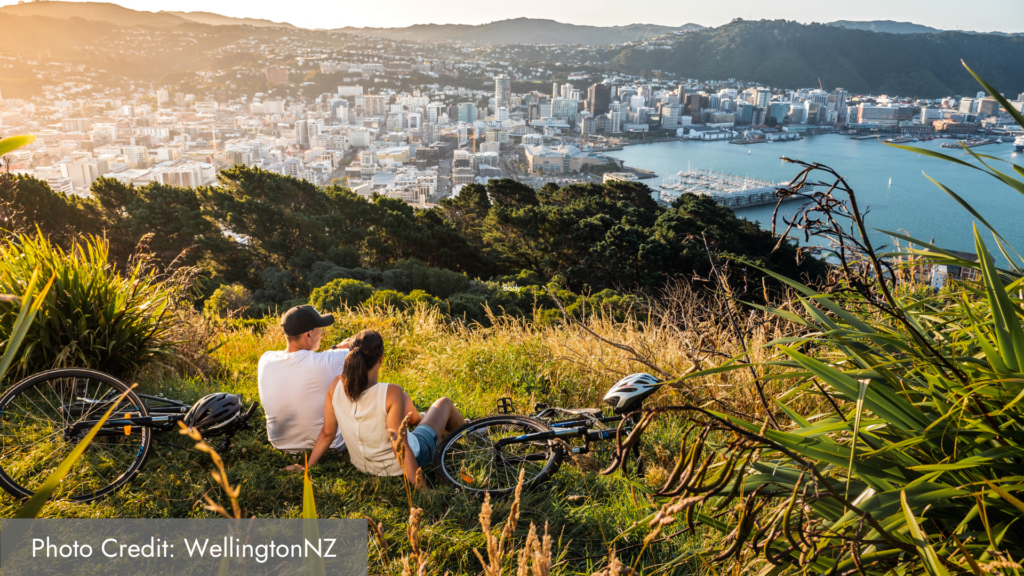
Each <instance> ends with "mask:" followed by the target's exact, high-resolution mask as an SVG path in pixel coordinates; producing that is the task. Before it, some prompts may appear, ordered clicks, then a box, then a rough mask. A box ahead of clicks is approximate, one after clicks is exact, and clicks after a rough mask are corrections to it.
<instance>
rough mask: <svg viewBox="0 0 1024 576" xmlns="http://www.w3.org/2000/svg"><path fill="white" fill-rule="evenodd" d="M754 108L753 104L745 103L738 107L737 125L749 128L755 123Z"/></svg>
mask: <svg viewBox="0 0 1024 576" xmlns="http://www.w3.org/2000/svg"><path fill="white" fill-rule="evenodd" d="M754 108H755V106H754V105H753V104H748V103H746V102H744V103H743V104H740V105H738V106H736V123H737V124H739V125H741V126H747V125H750V124H753V123H754Z"/></svg>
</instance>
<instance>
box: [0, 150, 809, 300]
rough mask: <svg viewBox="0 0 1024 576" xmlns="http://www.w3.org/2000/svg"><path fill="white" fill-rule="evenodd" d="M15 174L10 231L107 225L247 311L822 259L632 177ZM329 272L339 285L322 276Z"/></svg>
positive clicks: (572, 294) (629, 288)
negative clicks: (77, 177) (78, 191)
mask: <svg viewBox="0 0 1024 576" xmlns="http://www.w3.org/2000/svg"><path fill="white" fill-rule="evenodd" d="M15 183H16V186H14V187H13V189H12V188H10V187H7V186H0V205H4V204H8V205H9V208H8V209H9V210H10V211H11V212H12V213H13V214H14V215H15V216H14V219H15V221H16V222H20V223H21V227H22V228H23V229H28V228H30V227H32V226H36V225H38V226H39V227H40V228H41V230H42V231H43V232H44V233H46V234H48V235H50V236H51V237H52V238H54V239H55V240H56V241H58V242H59V243H63V244H68V243H70V242H71V241H73V239H74V238H76V237H79V236H81V235H82V234H105V235H106V237H107V238H108V239H109V242H110V248H111V256H112V259H113V260H114V261H115V262H122V263H123V262H127V261H128V260H129V259H130V258H131V257H132V255H133V254H135V253H136V251H137V250H138V249H139V247H140V246H141V248H142V249H143V250H144V251H146V252H149V253H152V254H153V255H154V257H155V258H156V262H158V263H160V264H161V265H162V266H182V265H187V266H195V267H196V268H197V270H198V273H199V274H201V276H202V278H203V282H202V286H203V288H202V290H203V293H204V294H205V295H206V296H210V295H212V294H214V293H215V292H217V290H218V289H219V288H221V287H231V289H230V291H229V292H230V294H231V295H232V296H231V298H235V296H237V295H238V294H243V293H244V294H245V295H246V296H245V297H244V298H243V300H244V301H245V302H244V304H245V305H246V306H249V307H250V309H251V310H252V311H253V312H254V313H255V312H258V311H261V310H263V311H271V310H274V309H277V308H279V307H285V306H288V305H293V304H294V303H296V302H298V301H308V299H309V298H310V296H311V294H314V292H315V291H316V290H317V289H321V288H322V290H321V291H320V292H319V293H318V294H319V296H318V298H320V299H321V300H324V301H330V302H331V303H333V304H335V305H337V303H338V302H339V299H340V300H341V301H344V302H347V303H351V300H352V298H354V296H352V294H358V295H359V298H358V299H357V300H356V301H355V303H360V302H362V301H364V300H365V299H366V298H368V297H370V296H371V294H374V293H376V292H377V291H384V292H387V293H386V294H381V295H378V296H376V297H377V298H381V299H384V300H385V301H386V302H389V303H399V302H410V301H409V300H407V299H408V298H412V299H413V300H417V299H423V298H428V297H429V299H433V300H431V301H438V302H440V301H441V300H446V301H448V302H449V303H450V306H449V308H450V309H451V311H452V312H453V313H458V314H459V315H462V316H464V317H466V318H467V319H474V320H483V319H485V316H484V306H485V305H490V306H492V307H498V306H500V307H501V308H502V309H506V310H507V311H511V312H513V313H523V314H528V313H530V311H531V310H532V309H533V307H534V305H535V304H537V302H538V301H541V300H542V301H544V302H546V306H548V307H550V308H551V309H554V308H555V307H556V306H555V303H554V302H553V301H551V300H550V298H549V297H548V295H547V293H546V291H545V290H544V288H543V286H544V285H545V284H547V285H548V286H549V287H550V288H552V289H554V290H557V291H561V292H560V293H559V294H560V297H562V298H563V300H565V301H566V303H567V304H573V303H576V304H580V305H582V304H583V301H580V300H579V299H578V298H577V295H579V297H580V298H582V297H583V296H586V295H595V297H597V300H596V301H588V302H589V303H590V304H596V303H601V304H603V303H608V302H614V303H616V304H621V303H622V301H621V298H622V296H624V295H627V294H634V293H635V294H639V295H641V297H643V295H644V294H646V295H654V294H657V293H658V292H659V291H660V290H661V289H662V288H663V287H665V286H666V285H668V284H669V283H671V282H672V281H674V280H679V279H685V280H692V279H694V278H695V277H696V278H701V277H707V276H708V274H709V272H710V269H711V265H712V264H711V263H712V261H715V262H722V261H725V260H726V259H733V258H742V259H744V260H745V261H748V262H751V263H754V264H756V265H758V266H761V267H765V268H769V269H772V270H776V271H778V272H781V273H783V274H785V275H787V276H790V277H802V276H817V275H818V274H820V273H821V272H822V267H821V266H822V265H821V264H820V263H819V262H818V261H816V260H813V259H810V260H807V259H805V260H804V261H803V263H802V264H797V258H796V251H795V250H796V249H795V248H794V247H793V246H791V245H788V244H784V245H783V246H781V247H780V249H778V250H776V251H773V248H774V246H775V239H774V238H773V236H772V234H771V233H770V232H768V231H765V230H762V229H760V228H758V227H757V225H756V224H754V223H752V222H749V221H747V220H745V219H741V218H737V217H736V216H735V214H733V212H732V211H731V210H729V209H728V208H724V207H722V206H719V205H718V204H716V203H714V202H712V201H711V200H709V199H707V198H701V197H697V196H692V195H687V196H683V197H682V198H680V199H679V200H678V201H676V202H675V203H674V204H673V205H672V206H671V207H669V208H665V207H662V206H659V205H658V204H656V203H655V202H654V201H653V200H652V199H651V195H650V189H649V188H648V187H647V186H646V185H644V184H639V183H628V182H612V183H608V184H606V185H596V184H582V185H581V184H573V185H569V186H565V187H562V188H559V187H557V186H556V185H554V184H548V185H546V186H544V187H543V188H542V189H540V190H539V191H534V190H533V189H532V188H530V187H528V186H525V185H523V184H521V183H518V182H516V181H514V180H508V179H502V180H492V181H491V182H490V183H488V185H487V186H486V187H484V186H481V185H469V186H467V187H465V188H464V189H463V190H462V192H461V193H460V195H459V196H458V197H457V198H455V199H450V200H444V201H442V203H441V205H440V206H438V207H437V208H433V209H429V210H420V209H414V208H413V207H411V206H409V205H408V204H406V203H405V202H403V201H400V200H395V199H389V198H384V197H374V198H373V199H371V200H368V199H366V198H363V197H361V196H358V195H356V194H353V193H352V192H351V191H350V190H348V189H345V188H339V187H329V188H326V189H321V188H317V187H316V186H313V185H312V184H309V183H307V182H304V181H301V180H297V179H294V178H291V177H287V176H281V175H277V174H273V173H269V172H264V171H262V170H259V169H252V168H246V167H244V166H241V167H236V168H234V169H232V170H227V171H224V172H222V173H221V175H220V183H221V186H219V187H204V188H199V189H190V188H176V187H173V186H164V185H160V184H155V183H154V184H150V185H147V186H144V187H142V188H134V187H131V186H127V185H125V184H122V183H121V182H119V181H117V180H111V179H100V180H98V181H97V182H95V183H94V184H93V186H92V192H93V194H94V196H95V199H94V200H82V199H78V198H68V197H65V196H63V195H61V194H57V193H55V192H53V191H51V190H50V189H49V187H48V186H47V185H46V184H45V183H44V182H41V181H39V180H35V179H32V178H27V177H20V178H18V179H17V180H16V182H15ZM338 281H349V282H347V283H345V282H342V283H340V284H337V283H336V284H331V283H332V282H338ZM736 281H737V283H738V284H739V285H744V284H745V283H747V284H749V283H750V282H751V281H753V282H754V283H755V284H753V285H755V286H757V290H756V296H757V297H759V298H760V297H762V295H763V294H764V292H763V289H762V288H761V283H760V280H759V277H758V276H757V274H755V273H754V271H753V269H751V270H748V271H744V272H740V271H739V270H738V269H737V273H736ZM352 282H356V283H360V282H361V283H363V284H365V285H367V286H363V287H362V288H359V287H356V285H355V284H353V283H352ZM329 284H330V285H331V286H329V287H327V288H324V287H325V286H327V285H329ZM357 288H358V289H357ZM346 290H356V291H355V292H353V293H352V294H348V293H347V292H345V291H346ZM360 290H362V291H360ZM417 291H421V292H422V294H420V293H419V292H417ZM343 293H344V294H343ZM752 293H753V291H752ZM227 296H228V295H227V294H226V293H225V292H224V291H223V290H221V293H220V295H219V296H218V297H219V298H220V297H224V298H226V297H227ZM403 299H406V300H403Z"/></svg>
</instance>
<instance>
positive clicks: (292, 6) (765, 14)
mask: <svg viewBox="0 0 1024 576" xmlns="http://www.w3.org/2000/svg"><path fill="white" fill-rule="evenodd" d="M14 3H15V1H14V0H0V5H5V4H14ZM114 3H115V4H120V5H121V6H125V7H127V8H131V9H133V10H148V11H152V12H156V11H159V10H172V11H186V12H191V11H205V12H215V13H218V14H223V15H225V16H236V17H248V18H263V19H266V20H273V21H276V22H290V23H292V24H295V25H296V26H302V27H305V28H341V27H345V26H356V27H365V26H372V27H401V26H409V25H412V24H429V23H434V24H447V23H451V24H484V23H487V22H493V21H495V20H504V19H507V18H519V17H527V18H547V19H551V20H558V21H559V22H567V23H572V24H585V25H591V26H616V25H622V24H633V23H643V24H662V25H670V26H679V25H682V24H687V23H691V22H692V23H695V24H701V25H704V26H720V25H722V24H725V23H727V22H729V21H730V20H732V19H733V18H744V19H748V20H761V19H786V20H796V21H798V22H805V23H806V22H832V21H835V20H896V21H901V22H913V23H915V24H924V25H926V26H932V27H934V28H940V29H943V30H956V29H960V30H974V31H979V32H989V31H999V32H1024V0H987V1H986V2H983V3H982V4H981V5H977V6H972V5H971V4H969V3H965V2H963V0H857V1H856V2H850V1H849V0H771V1H770V2H766V1H764V0H729V1H728V2H715V1H711V2H708V1H697V2H693V1H690V2H684V1H681V0H630V1H629V2H626V3H623V2H622V1H621V0H577V1H574V2H567V1H565V0H558V1H556V2H532V1H522V2H509V1H506V2H494V1H490V2H467V1H466V0H431V1H426V2H425V1H423V0H386V1H383V2H355V1H349V2H325V1H323V0H290V1H288V2H281V1H280V0H246V1H244V2H241V1H239V0H116V1H115V2H114Z"/></svg>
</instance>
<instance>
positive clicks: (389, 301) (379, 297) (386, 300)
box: [364, 290, 407, 310]
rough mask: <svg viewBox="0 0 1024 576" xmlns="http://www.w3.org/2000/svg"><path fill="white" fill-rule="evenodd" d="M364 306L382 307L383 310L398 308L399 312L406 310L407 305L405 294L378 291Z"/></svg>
mask: <svg viewBox="0 0 1024 576" xmlns="http://www.w3.org/2000/svg"><path fill="white" fill-rule="evenodd" d="M364 304H366V305H367V306H380V307H382V308H398V309H399V310H404V309H405V307H406V305H407V304H406V301H405V294H402V293H401V292H399V291H398V290H378V291H376V292H374V293H373V295H372V296H370V297H369V298H368V299H367V300H366V302H364Z"/></svg>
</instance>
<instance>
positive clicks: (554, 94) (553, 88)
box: [551, 82, 561, 100]
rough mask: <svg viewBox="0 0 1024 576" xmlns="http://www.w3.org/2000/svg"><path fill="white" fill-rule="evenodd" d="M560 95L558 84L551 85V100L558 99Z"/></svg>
mask: <svg viewBox="0 0 1024 576" xmlns="http://www.w3.org/2000/svg"><path fill="white" fill-rule="evenodd" d="M559 96H561V94H560V93H559V92H558V82H552V83H551V99H552V100H554V99H555V98H558V97H559Z"/></svg>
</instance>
